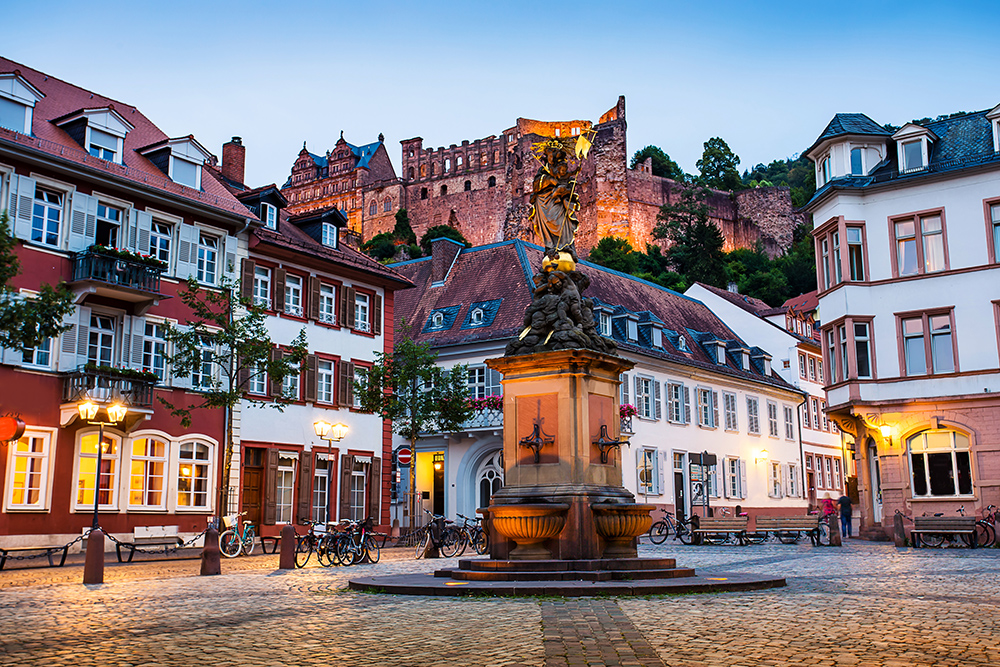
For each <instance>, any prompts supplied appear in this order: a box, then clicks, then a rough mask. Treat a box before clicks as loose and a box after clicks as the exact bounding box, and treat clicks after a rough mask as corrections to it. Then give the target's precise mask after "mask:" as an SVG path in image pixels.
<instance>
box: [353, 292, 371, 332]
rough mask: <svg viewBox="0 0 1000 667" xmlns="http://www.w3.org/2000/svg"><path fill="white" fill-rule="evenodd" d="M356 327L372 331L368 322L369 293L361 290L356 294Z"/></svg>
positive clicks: (359, 329)
mask: <svg viewBox="0 0 1000 667" xmlns="http://www.w3.org/2000/svg"><path fill="white" fill-rule="evenodd" d="M354 328H355V329H357V330H358V331H371V326H370V324H369V322H368V295H367V294H361V293H360V292H357V293H355V295H354Z"/></svg>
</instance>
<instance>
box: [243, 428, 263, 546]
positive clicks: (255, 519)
mask: <svg viewBox="0 0 1000 667" xmlns="http://www.w3.org/2000/svg"><path fill="white" fill-rule="evenodd" d="M245 457H246V458H245V460H244V465H243V510H242V511H244V512H246V513H247V514H246V516H245V517H243V520H245V521H249V522H251V523H252V524H253V525H254V526H256V527H257V530H258V532H259V531H260V521H261V518H262V517H261V506H262V502H263V499H264V495H263V491H264V450H262V449H258V448H251V447H248V448H247V449H246V453H245Z"/></svg>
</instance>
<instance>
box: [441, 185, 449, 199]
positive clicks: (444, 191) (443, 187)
mask: <svg viewBox="0 0 1000 667" xmlns="http://www.w3.org/2000/svg"><path fill="white" fill-rule="evenodd" d="M446 194H448V186H447V185H442V186H441V196H442V197H444V196H445V195H446Z"/></svg>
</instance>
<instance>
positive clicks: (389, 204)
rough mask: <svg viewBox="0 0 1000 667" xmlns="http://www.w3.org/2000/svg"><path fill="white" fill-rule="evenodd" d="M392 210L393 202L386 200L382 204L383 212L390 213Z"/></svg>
mask: <svg viewBox="0 0 1000 667" xmlns="http://www.w3.org/2000/svg"><path fill="white" fill-rule="evenodd" d="M391 210H392V200H391V199H386V200H385V201H383V202H382V212H383V213H388V212H389V211H391Z"/></svg>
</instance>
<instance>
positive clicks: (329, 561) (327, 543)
mask: <svg viewBox="0 0 1000 667" xmlns="http://www.w3.org/2000/svg"><path fill="white" fill-rule="evenodd" d="M316 560H318V561H319V564H320V565H322V566H323V567H330V566H331V565H333V564H334V563H335V562H336V560H337V554H336V550H335V549H334V548H333V540H332V539H331V538H330V536H329V535H324V536H323V537H321V538H320V539H319V543H318V544H317V545H316Z"/></svg>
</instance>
